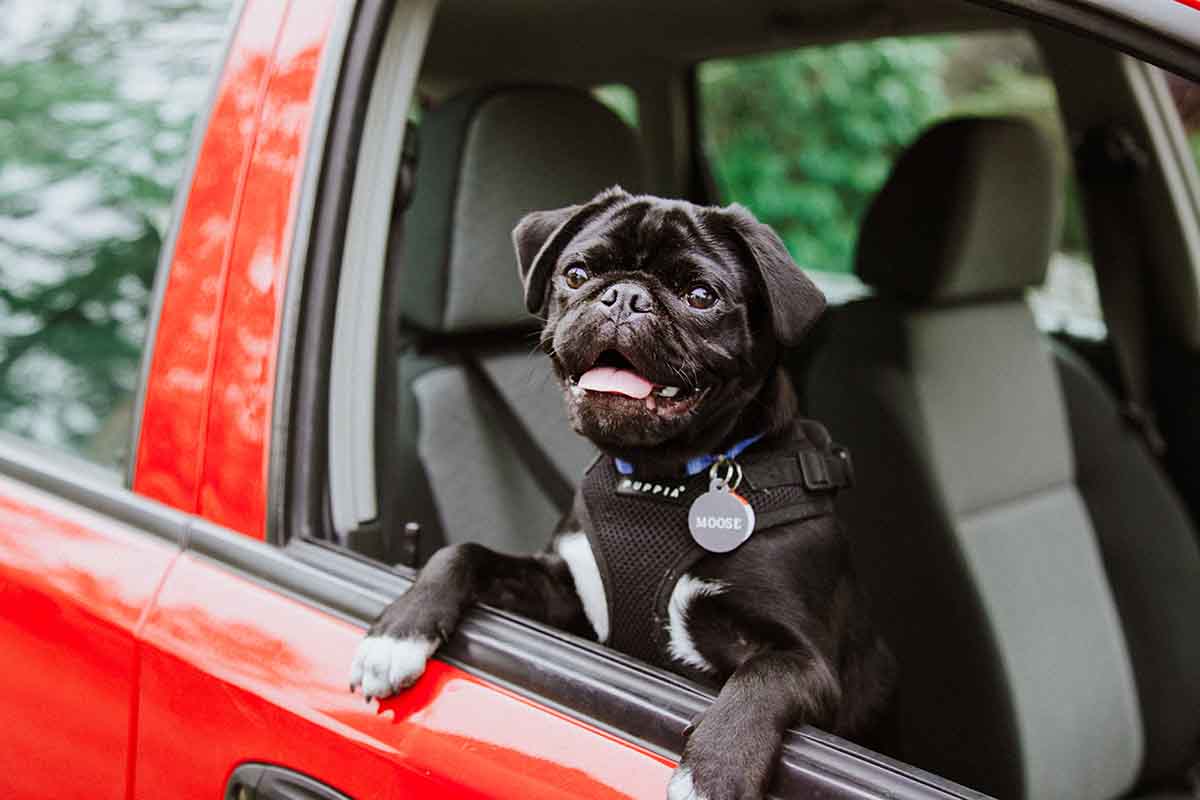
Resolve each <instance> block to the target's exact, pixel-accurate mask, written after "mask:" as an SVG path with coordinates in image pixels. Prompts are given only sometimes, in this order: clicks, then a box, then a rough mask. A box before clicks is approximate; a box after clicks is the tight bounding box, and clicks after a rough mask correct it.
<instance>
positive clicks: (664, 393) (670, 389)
mask: <svg viewBox="0 0 1200 800" xmlns="http://www.w3.org/2000/svg"><path fill="white" fill-rule="evenodd" d="M677 394H679V387H678V386H664V387H662V388H661V389H659V390H658V396H659V397H674V396H675V395H677Z"/></svg>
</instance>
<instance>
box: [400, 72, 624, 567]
mask: <svg viewBox="0 0 1200 800" xmlns="http://www.w3.org/2000/svg"><path fill="white" fill-rule="evenodd" d="M419 136H420V160H419V162H418V165H417V170H416V179H415V187H416V188H415V193H414V196H413V204H412V207H411V208H410V209H409V211H408V212H407V215H406V217H405V220H404V225H405V236H404V250H403V256H402V262H401V264H400V265H399V268H400V269H401V270H402V272H401V276H400V286H399V291H400V300H399V306H400V315H401V319H400V325H401V341H402V348H401V353H400V354H399V363H398V369H399V378H398V403H399V408H398V409H397V413H398V415H399V424H398V432H397V438H398V440H399V441H398V442H397V446H396V448H395V449H394V451H392V452H391V453H390V454H389V455H390V456H392V457H394V459H395V460H394V463H393V464H391V465H389V466H390V468H392V469H393V470H395V472H394V475H395V478H394V481H395V484H396V489H397V491H396V493H395V497H394V503H395V510H394V512H393V515H394V517H395V519H396V520H398V521H399V522H400V523H404V522H409V521H415V522H417V523H419V524H420V525H421V528H422V531H423V533H422V536H421V551H422V552H421V556H422V557H424V556H427V555H428V553H429V551H430V550H432V549H434V548H436V547H437V546H438V545H440V544H442V543H444V542H447V541H448V542H461V541H475V542H481V543H484V544H486V545H489V546H492V547H495V548H497V549H500V550H504V551H509V552H530V551H534V550H538V549H540V548H541V547H542V546H543V545H544V544H545V543H546V541H548V539H549V536H550V534H551V533H552V531H553V529H554V525H555V523H556V522H557V521H558V517H559V510H558V509H557V508H555V505H554V503H553V502H552V501H551V499H550V498H549V497H548V496H547V493H546V492H545V491H544V490H543V487H542V485H541V484H540V483H539V481H538V475H537V474H536V472H535V470H534V469H533V468H532V465H531V464H530V463H529V459H527V458H524V457H523V455H522V453H521V452H520V448H518V447H516V446H515V445H514V442H513V438H512V436H511V434H510V432H509V431H508V430H506V428H505V426H504V424H503V422H504V413H503V412H504V408H503V407H507V409H510V410H511V411H512V412H515V416H516V417H518V418H519V419H520V420H521V423H522V426H523V427H524V428H525V430H527V431H528V432H529V433H531V434H532V435H533V437H534V439H535V440H536V442H535V443H536V445H537V447H538V449H539V450H540V451H541V452H543V453H544V454H546V455H547V456H548V457H549V460H550V462H552V463H551V465H550V466H551V468H552V469H556V470H557V471H558V472H559V473H561V475H563V476H567V477H568V478H569V479H570V480H574V479H575V478H576V477H577V476H578V475H580V474H582V471H583V469H584V468H585V467H586V466H587V464H588V463H589V461H590V460H591V458H592V457H593V456H594V450H593V448H592V446H591V445H590V443H589V442H587V441H586V440H585V439H583V438H581V437H580V436H578V435H576V434H575V433H574V432H572V431H571V429H570V428H569V427H568V425H567V422H566V418H565V414H564V410H563V401H562V397H561V394H560V392H559V390H558V388H557V386H556V384H555V382H554V379H553V375H552V373H551V368H550V361H549V359H548V358H547V356H546V355H545V354H544V353H542V352H541V351H540V350H539V349H538V347H537V330H538V329H537V323H536V320H534V319H533V318H532V317H531V316H530V315H529V314H528V313H527V312H526V310H525V306H524V301H523V299H522V290H521V285H520V281H519V280H518V277H517V265H516V259H515V256H514V254H513V245H512V240H511V231H512V229H513V226H515V225H516V223H517V221H518V220H519V219H520V218H521V217H522V216H523V215H524V214H526V213H527V212H529V211H533V210H535V209H547V208H558V207H561V206H565V205H570V204H573V203H580V202H583V201H585V200H588V199H590V198H591V197H592V196H593V195H594V194H596V193H597V192H599V191H600V190H602V189H605V188H607V187H609V186H612V185H614V184H620V185H622V186H624V187H625V188H627V189H629V190H631V191H637V190H640V189H641V188H642V174H643V165H642V154H641V150H640V144H639V142H638V139H637V137H636V135H635V134H634V132H633V131H632V130H630V129H629V127H628V126H626V125H625V124H624V123H623V122H622V121H621V120H620V119H619V118H618V117H617V116H616V115H615V114H613V112H611V111H610V110H609V109H607V108H606V107H605V106H603V105H601V104H600V103H598V102H597V101H595V100H594V99H592V98H591V97H590V96H589V95H588V94H586V93H584V92H581V91H576V90H571V89H562V88H550V87H524V88H498V89H489V90H484V91H473V92H470V93H467V94H464V95H461V96H458V97H456V98H454V99H452V100H449V101H447V102H445V103H443V104H442V105H440V106H439V107H437V108H435V109H433V110H431V111H430V112H428V113H427V114H426V116H425V118H424V120H423V121H422V123H421V127H420V129H419ZM472 365H477V366H478V367H480V368H482V372H483V374H484V375H485V376H486V377H485V378H484V379H483V382H481V381H480V380H478V379H477V378H478V376H479V373H478V372H473V368H472ZM489 388H490V389H492V390H495V391H497V392H498V394H499V395H500V396H501V398H502V401H503V402H502V406H501V404H499V403H498V402H497V398H496V397H495V396H493V395H490V394H489V391H488V389H489ZM401 487H402V488H403V491H400V488H401ZM438 531H440V533H437V532H438Z"/></svg>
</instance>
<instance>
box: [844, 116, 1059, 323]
mask: <svg viewBox="0 0 1200 800" xmlns="http://www.w3.org/2000/svg"><path fill="white" fill-rule="evenodd" d="M1060 190H1061V182H1060V180H1059V176H1058V170H1057V166H1056V164H1055V161H1054V157H1053V154H1052V153H1051V151H1050V148H1049V146H1048V145H1047V144H1046V142H1045V141H1044V140H1043V139H1042V137H1041V135H1040V134H1039V133H1038V132H1037V130H1036V129H1035V128H1034V127H1033V125H1032V124H1030V123H1029V122H1026V121H1024V120H1021V119H1017V118H986V119H985V118H963V119H954V120H950V121H948V122H943V123H941V124H939V125H937V126H935V127H933V128H931V129H930V130H928V131H927V132H926V133H925V134H923V135H922V136H921V138H920V139H918V140H917V141H916V142H915V143H914V144H913V145H912V146H911V147H909V148H908V150H906V151H905V152H904V153H903V154H902V155H901V156H900V158H899V159H898V160H897V161H896V165H895V167H893V169H892V174H891V176H890V177H889V178H888V181H887V183H886V184H885V185H884V187H883V189H881V190H880V192H879V194H878V195H876V197H875V199H874V201H873V202H872V203H871V207H870V209H869V210H868V211H867V215H866V218H865V220H864V222H863V224H862V228H861V232H860V234H859V242H858V252H857V257H856V262H857V263H856V265H855V269H856V271H857V272H858V275H859V277H860V278H862V280H863V281H864V282H865V283H867V284H868V285H870V286H873V287H875V288H876V289H877V290H878V291H879V292H880V294H884V295H892V296H894V297H898V298H899V299H901V300H903V301H905V302H908V303H916V304H920V303H931V302H932V303H936V302H942V301H954V300H963V299H968V298H972V297H983V296H988V295H997V294H1003V293H1011V292H1016V291H1019V290H1021V289H1024V288H1025V287H1028V286H1036V285H1038V284H1040V283H1041V282H1042V281H1043V279H1044V278H1045V276H1046V265H1047V263H1048V262H1049V260H1050V255H1051V253H1052V252H1053V249H1054V247H1055V245H1056V244H1057V242H1058V233H1059V216H1060V214H1059V195H1060Z"/></svg>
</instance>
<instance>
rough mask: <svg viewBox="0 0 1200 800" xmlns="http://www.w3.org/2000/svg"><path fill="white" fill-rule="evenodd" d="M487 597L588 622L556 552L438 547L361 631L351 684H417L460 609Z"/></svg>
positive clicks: (394, 687)
mask: <svg viewBox="0 0 1200 800" xmlns="http://www.w3.org/2000/svg"><path fill="white" fill-rule="evenodd" d="M476 602H483V603H489V604H491V605H495V606H499V607H501V608H504V609H507V610H509V611H515V612H517V613H520V614H523V615H525V616H528V617H531V618H533V619H536V620H539V621H541V622H545V623H547V624H549V625H554V626H555V627H558V628H563V629H565V630H568V631H572V632H578V633H581V634H584V635H586V634H587V632H588V631H590V628H589V626H588V622H587V619H586V617H584V614H583V606H582V604H581V602H580V600H579V597H578V595H577V594H576V593H575V589H574V584H573V583H572V581H571V575H570V570H569V569H568V568H567V565H566V564H565V563H564V562H563V561H562V559H561V558H559V557H558V556H556V555H553V554H550V553H542V554H538V555H531V556H510V555H505V554H503V553H497V552H494V551H492V550H489V549H488V548H486V547H484V546H483V545H479V544H474V543H465V544H457V545H451V546H449V547H443V548H442V549H441V550H439V551H438V552H437V553H435V554H434V555H433V557H432V558H431V559H429V563H427V564H426V565H425V567H424V568H423V569H422V570H421V572H420V574H419V575H418V576H417V580H416V582H415V583H414V584H413V585H412V588H410V589H409V590H408V591H407V592H405V593H404V594H402V595H401V596H400V597H398V598H396V599H395V600H394V601H392V603H391V604H390V605H388V606H387V607H386V608H385V609H384V610H383V612H382V613H381V614H380V615H379V618H378V619H377V620H376V621H375V624H373V625H372V626H371V627H370V629H369V630H368V631H367V636H366V638H365V639H363V641H362V643H361V644H360V645H359V647H358V652H357V653H356V654H355V656H354V662H353V664H352V666H351V670H350V688H351V689H353V688H354V687H356V686H361V687H362V692H363V695H364V696H365V697H368V698H371V697H387V696H389V695H392V694H395V693H396V692H398V691H400V690H401V689H404V688H407V687H409V686H411V685H412V684H413V683H415V682H416V680H417V678H419V677H421V674H422V673H423V672H424V671H425V663H426V662H427V661H428V660H429V657H430V656H431V655H433V652H434V651H435V650H436V649H437V648H438V646H439V645H441V644H442V643H443V642H445V641H447V640H448V639H449V638H450V635H451V634H452V633H453V632H454V630H455V628H457V627H458V621H459V619H460V618H461V617H462V614H463V612H464V611H465V610H466V609H467V608H468V607H469V606H471V605H472V604H474V603H476Z"/></svg>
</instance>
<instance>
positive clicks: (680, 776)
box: [667, 767, 705, 800]
mask: <svg viewBox="0 0 1200 800" xmlns="http://www.w3.org/2000/svg"><path fill="white" fill-rule="evenodd" d="M667 800H705V797H704V795H702V794H700V792H698V791H696V786H695V784H694V783H692V771H691V770H690V769H688V768H687V767H679V768H678V769H676V770H675V774H674V775H672V776H671V782H670V783H668V784H667Z"/></svg>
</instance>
